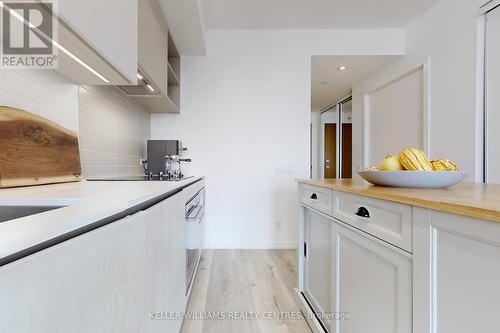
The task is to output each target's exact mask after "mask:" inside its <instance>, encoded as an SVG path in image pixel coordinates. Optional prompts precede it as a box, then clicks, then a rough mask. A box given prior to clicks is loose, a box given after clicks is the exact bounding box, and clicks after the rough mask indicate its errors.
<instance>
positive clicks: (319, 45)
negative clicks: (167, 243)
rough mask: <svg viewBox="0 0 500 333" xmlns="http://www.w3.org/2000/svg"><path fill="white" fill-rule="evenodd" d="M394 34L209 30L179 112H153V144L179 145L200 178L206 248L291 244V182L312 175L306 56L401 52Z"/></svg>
mask: <svg viewBox="0 0 500 333" xmlns="http://www.w3.org/2000/svg"><path fill="white" fill-rule="evenodd" d="M403 51H404V41H403V36H402V34H401V32H400V31H394V30H371V31H366V30H352V31H349V30H345V31H314V30H310V31H294V30H283V31H266V30H255V31H253V30H209V31H208V33H207V56H206V57H195V56H193V57H184V58H183V61H182V77H181V82H182V91H183V94H182V97H181V114H179V115H167V114H153V115H152V117H151V124H152V127H151V136H152V138H153V139H181V140H183V141H184V142H185V143H186V145H187V147H188V148H189V154H188V155H190V157H192V158H193V163H192V166H191V169H192V170H197V171H198V172H200V173H203V174H205V175H206V176H207V226H206V237H207V239H206V241H207V245H208V247H213V248H223V247H230V248H273V247H274V248H284V247H295V245H296V233H297V203H296V183H295V181H294V179H295V178H297V177H309V126H310V121H311V110H310V105H311V102H310V90H311V82H310V71H311V64H310V62H311V59H310V57H311V55H323V54H333V55H340V54H402V53H403Z"/></svg>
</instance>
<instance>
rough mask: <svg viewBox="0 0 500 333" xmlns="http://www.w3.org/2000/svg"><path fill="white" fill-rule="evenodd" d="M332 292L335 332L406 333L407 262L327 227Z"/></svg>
mask: <svg viewBox="0 0 500 333" xmlns="http://www.w3.org/2000/svg"><path fill="white" fill-rule="evenodd" d="M333 248H334V250H333V263H332V265H333V267H335V274H333V279H332V288H333V295H334V300H335V306H334V309H335V312H340V313H348V314H349V319H346V320H335V330H333V331H334V332H337V333H362V332H367V333H368V332H369V333H410V332H412V268H411V265H412V264H411V259H409V258H407V257H406V256H404V255H402V254H400V253H399V252H398V251H396V250H393V249H390V248H388V247H387V246H385V245H382V244H380V243H379V242H376V241H374V240H372V239H369V238H367V237H365V236H363V235H361V234H360V233H359V232H356V231H352V230H350V229H347V228H346V227H343V226H342V225H340V224H337V223H333Z"/></svg>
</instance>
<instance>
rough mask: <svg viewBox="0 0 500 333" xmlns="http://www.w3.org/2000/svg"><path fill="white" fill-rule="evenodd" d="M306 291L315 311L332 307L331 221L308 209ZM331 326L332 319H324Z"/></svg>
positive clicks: (306, 214)
mask: <svg viewBox="0 0 500 333" xmlns="http://www.w3.org/2000/svg"><path fill="white" fill-rule="evenodd" d="M304 222H305V242H306V244H307V245H306V251H305V252H306V253H305V256H304V257H305V259H304V292H305V294H306V297H307V300H308V301H309V302H310V303H311V305H312V307H313V308H314V311H315V312H316V313H319V314H321V313H325V312H331V311H332V297H331V290H332V289H331V288H332V283H331V282H332V276H331V264H332V229H331V227H332V221H331V220H329V219H327V218H325V217H323V216H322V215H320V214H318V213H316V212H314V211H312V210H310V209H306V210H305V220H304ZM323 323H324V324H325V325H326V326H327V327H328V328H329V329H330V328H331V322H329V321H325V320H323Z"/></svg>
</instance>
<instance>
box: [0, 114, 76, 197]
mask: <svg viewBox="0 0 500 333" xmlns="http://www.w3.org/2000/svg"><path fill="white" fill-rule="evenodd" d="M81 173H82V172H81V166H80V152H79V150H78V135H77V134H76V133H75V132H72V131H70V130H67V129H65V128H64V127H61V126H59V125H57V124H56V123H54V122H52V121H50V120H48V119H45V118H43V117H40V116H37V115H35V114H32V113H30V112H26V111H23V110H19V109H14V108H11V107H7V106H0V188H5V187H16V186H28V185H40V184H50V183H63V182H74V181H79V180H81V179H82V178H81Z"/></svg>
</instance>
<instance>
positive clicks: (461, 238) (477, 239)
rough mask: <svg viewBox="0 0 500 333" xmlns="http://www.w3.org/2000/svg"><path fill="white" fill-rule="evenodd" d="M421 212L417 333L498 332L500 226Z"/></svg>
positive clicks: (417, 234)
mask: <svg viewBox="0 0 500 333" xmlns="http://www.w3.org/2000/svg"><path fill="white" fill-rule="evenodd" d="M416 213H417V216H418V219H417V220H416V221H417V224H416V226H415V228H416V230H417V233H416V238H415V241H416V242H418V243H419V244H422V250H421V251H419V252H418V253H419V254H420V253H421V254H422V255H420V256H417V257H415V270H416V272H421V273H419V274H421V276H420V278H419V280H421V281H423V282H426V283H419V284H418V285H416V287H418V288H417V289H416V290H415V293H416V295H421V296H419V297H418V298H417V299H416V303H415V307H416V309H417V310H418V314H417V317H416V318H415V320H416V322H415V323H416V325H417V326H416V331H415V333H428V332H433V333H448V332H453V333H470V332H481V333H497V332H499V314H500V288H499V281H500V223H497V222H488V221H481V220H477V219H473V218H468V217H463V216H458V215H452V214H446V213H441V212H436V211H430V210H424V209H419V210H417V212H416ZM427 309H430V311H428V310H427ZM426 310H427V311H426Z"/></svg>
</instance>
